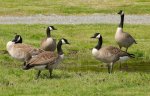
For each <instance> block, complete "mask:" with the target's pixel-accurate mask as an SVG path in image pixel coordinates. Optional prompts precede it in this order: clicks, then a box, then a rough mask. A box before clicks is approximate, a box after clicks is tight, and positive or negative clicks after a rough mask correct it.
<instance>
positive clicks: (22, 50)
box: [6, 35, 44, 62]
mask: <svg viewBox="0 0 150 96" xmlns="http://www.w3.org/2000/svg"><path fill="white" fill-rule="evenodd" d="M6 49H7V51H8V53H9V54H10V55H11V56H12V57H13V58H15V59H17V60H20V61H24V62H25V61H27V60H29V59H30V58H31V57H32V56H35V55H37V54H39V53H41V52H43V51H44V50H42V49H36V48H33V47H32V46H31V45H28V44H23V43H22V37H21V36H20V35H16V36H15V38H14V39H13V40H12V41H9V42H8V43H7V45H6Z"/></svg>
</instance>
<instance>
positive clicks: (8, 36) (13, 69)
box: [0, 24, 150, 96]
mask: <svg viewBox="0 0 150 96" xmlns="http://www.w3.org/2000/svg"><path fill="white" fill-rule="evenodd" d="M47 26H48V25H40V24H35V25H23V24H22V25H20V24H17V25H0V42H1V46H0V50H1V54H0V60H1V61H0V64H1V66H0V77H1V78H0V86H1V87H0V96H10V95H11V96H16V95H18V96H20V95H21V96H24V95H29V96H32V95H36V96H75V95H77V96H102V95H103V96H110V95H111V96H116V95H123V96H126V95H129V96H135V95H136V96H145V95H146V96H148V95H150V92H149V91H150V87H149V86H150V81H149V80H150V74H149V72H150V71H149V68H150V65H149V64H150V55H149V54H150V49H149V47H150V43H149V42H150V39H149V36H150V33H149V27H150V26H149V25H127V24H126V25H125V26H124V30H125V31H128V32H129V33H130V34H131V35H133V36H134V37H135V38H136V40H137V43H138V44H137V45H133V46H132V47H131V48H129V50H128V51H129V52H130V53H133V54H135V56H136V58H134V59H131V60H129V61H127V62H125V63H123V68H122V70H121V71H120V70H119V64H118V63H116V65H115V69H114V73H113V74H108V73H107V68H106V66H105V65H104V64H103V63H102V62H99V61H97V60H95V59H94V58H93V57H92V55H91V49H92V48H93V47H94V46H95V45H96V43H97V40H95V39H91V38H90V37H91V36H92V35H93V34H94V33H95V32H100V33H101V35H102V36H103V39H104V43H103V46H107V45H113V46H116V47H117V44H116V42H115V40H114V34H115V31H116V28H117V25H114V24H82V25H54V26H55V27H56V28H57V29H58V30H56V31H53V32H52V36H53V37H54V38H56V39H57V41H58V40H59V39H60V38H62V37H63V38H66V39H68V41H69V42H70V43H71V45H65V46H63V49H64V53H65V57H66V58H65V59H64V60H63V62H62V63H61V64H60V65H59V66H58V68H57V69H56V70H54V72H53V78H52V79H49V78H47V76H48V71H46V70H45V71H43V72H42V74H41V76H40V78H39V79H38V80H35V79H34V77H35V73H36V70H28V71H24V70H22V62H19V61H17V60H15V59H13V58H11V57H10V56H9V55H8V54H3V51H2V50H5V46H6V43H7V42H8V41H9V40H12V38H13V37H14V33H17V34H20V35H21V36H22V37H23V42H24V43H27V44H31V45H33V46H35V47H37V48H38V47H39V43H40V40H41V39H42V38H43V37H45V29H46V27H47ZM126 64H128V69H127V68H126Z"/></svg>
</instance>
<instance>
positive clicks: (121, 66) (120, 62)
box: [119, 62, 122, 71]
mask: <svg viewBox="0 0 150 96" xmlns="http://www.w3.org/2000/svg"><path fill="white" fill-rule="evenodd" d="M121 68H122V66H121V62H120V66H119V69H120V71H121Z"/></svg>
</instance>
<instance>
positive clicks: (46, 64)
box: [23, 38, 69, 78]
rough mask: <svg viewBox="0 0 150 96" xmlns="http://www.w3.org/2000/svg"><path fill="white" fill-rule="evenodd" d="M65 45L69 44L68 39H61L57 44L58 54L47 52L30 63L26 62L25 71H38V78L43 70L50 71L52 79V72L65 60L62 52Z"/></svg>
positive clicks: (32, 59)
mask: <svg viewBox="0 0 150 96" xmlns="http://www.w3.org/2000/svg"><path fill="white" fill-rule="evenodd" d="M63 44H69V42H68V41H67V39H64V38H62V39H60V40H59V42H58V44H57V53H58V55H57V54H55V53H54V52H50V51H45V52H42V53H40V54H38V55H37V56H36V57H33V58H31V59H30V61H28V62H26V64H25V66H24V68H23V69H24V70H28V69H31V68H34V69H36V70H38V73H37V75H36V78H38V77H39V75H40V73H41V70H43V69H47V70H49V73H50V77H51V76H52V70H53V69H54V68H55V67H56V66H57V65H58V63H59V62H60V61H61V60H62V59H63V58H64V53H63V50H62V45H63Z"/></svg>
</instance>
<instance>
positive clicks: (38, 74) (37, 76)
mask: <svg viewBox="0 0 150 96" xmlns="http://www.w3.org/2000/svg"><path fill="white" fill-rule="evenodd" d="M40 73H41V70H39V71H38V73H37V75H36V79H38V78H39V76H40Z"/></svg>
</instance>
